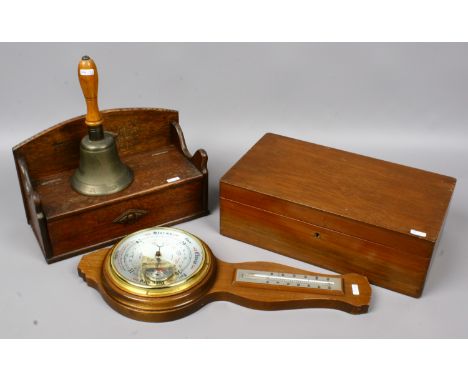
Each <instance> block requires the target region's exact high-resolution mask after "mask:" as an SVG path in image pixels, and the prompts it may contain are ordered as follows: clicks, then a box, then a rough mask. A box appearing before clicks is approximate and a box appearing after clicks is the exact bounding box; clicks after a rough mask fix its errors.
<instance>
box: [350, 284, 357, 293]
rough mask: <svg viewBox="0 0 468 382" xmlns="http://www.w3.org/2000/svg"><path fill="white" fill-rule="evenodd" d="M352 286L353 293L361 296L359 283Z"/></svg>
mask: <svg viewBox="0 0 468 382" xmlns="http://www.w3.org/2000/svg"><path fill="white" fill-rule="evenodd" d="M351 288H352V289H353V294H354V295H355V296H359V285H357V284H351Z"/></svg>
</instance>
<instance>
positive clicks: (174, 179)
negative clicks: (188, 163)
mask: <svg viewBox="0 0 468 382" xmlns="http://www.w3.org/2000/svg"><path fill="white" fill-rule="evenodd" d="M178 180H180V178H179V177H178V176H176V177H175V178H170V179H167V180H166V182H167V183H172V182H177V181H178Z"/></svg>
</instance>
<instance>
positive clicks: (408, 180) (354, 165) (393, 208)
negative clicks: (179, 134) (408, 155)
mask: <svg viewBox="0 0 468 382" xmlns="http://www.w3.org/2000/svg"><path fill="white" fill-rule="evenodd" d="M455 182H456V180H455V179H454V178H451V177H448V176H444V175H439V174H435V173H431V172H427V171H423V170H418V169H415V168H410V167H406V166H402V165H398V164H394V163H389V162H385V161H382V160H378V159H373V158H369V157H365V156H362V155H357V154H352V153H349V152H345V151H341V150H336V149H332V148H329V147H324V146H319V145H316V144H312V143H307V142H303V141H299V140H296V139H291V138H287V137H283V136H279V135H275V134H266V135H265V136H263V138H261V139H260V140H259V141H258V142H257V143H256V144H255V145H254V146H253V147H252V148H251V149H250V150H249V151H248V152H247V153H246V154H245V155H244V156H243V157H242V158H241V159H240V160H239V161H238V162H237V163H236V164H235V165H234V166H233V167H232V168H231V169H230V170H229V171H228V172H227V173H226V174H225V175H224V176H223V177H222V179H221V181H220V210H221V212H220V214H221V233H222V234H223V235H226V236H229V237H232V238H234V239H237V240H241V241H244V242H246V243H250V244H253V245H256V246H259V247H262V248H265V249H268V250H271V251H274V252H278V253H281V254H283V255H286V256H290V257H293V258H296V259H299V260H302V261H305V262H309V263H312V264H315V265H317V266H320V267H323V268H327V269H330V270H333V271H336V272H339V273H349V272H355V273H360V274H363V275H365V276H367V277H368V279H369V281H370V282H371V283H373V284H376V285H379V286H382V287H384V288H388V289H391V290H394V291H397V292H400V293H404V294H407V295H410V296H413V297H419V296H420V295H421V293H422V290H423V286H424V282H425V279H426V274H427V272H428V269H429V264H430V261H431V257H432V254H433V252H434V248H435V246H436V243H437V240H438V238H439V236H440V233H441V229H442V225H443V222H444V219H445V215H446V213H447V209H448V205H449V202H450V199H451V197H452V193H453V190H454V187H455Z"/></svg>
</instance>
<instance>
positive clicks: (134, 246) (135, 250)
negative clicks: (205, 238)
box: [110, 227, 207, 293]
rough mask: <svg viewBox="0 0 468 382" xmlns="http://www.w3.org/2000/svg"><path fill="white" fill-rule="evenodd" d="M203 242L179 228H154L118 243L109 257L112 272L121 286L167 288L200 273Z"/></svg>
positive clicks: (182, 282)
mask: <svg viewBox="0 0 468 382" xmlns="http://www.w3.org/2000/svg"><path fill="white" fill-rule="evenodd" d="M206 257H207V256H206V253H205V249H204V246H203V244H202V243H201V242H200V240H198V239H197V238H196V237H195V236H193V235H191V234H189V233H187V232H185V231H181V230H179V229H172V228H162V227H155V228H149V229H145V230H142V231H138V232H136V233H134V234H132V235H129V236H127V237H126V238H124V239H123V240H122V241H121V242H119V243H118V244H117V245H116V246H115V248H114V249H113V251H112V254H111V256H110V268H111V272H112V273H113V274H114V275H115V276H117V277H118V278H119V279H120V281H121V283H120V284H121V286H122V282H123V286H124V287H125V286H127V289H128V287H129V286H133V287H134V288H130V289H132V291H135V290H138V289H143V290H147V291H148V290H153V291H155V292H156V293H157V291H158V290H161V291H164V290H167V289H168V288H172V287H177V286H182V285H184V284H186V283H187V282H189V281H190V280H192V279H193V278H194V277H195V276H197V275H198V274H199V272H200V270H201V269H202V266H203V264H204V263H205V261H206Z"/></svg>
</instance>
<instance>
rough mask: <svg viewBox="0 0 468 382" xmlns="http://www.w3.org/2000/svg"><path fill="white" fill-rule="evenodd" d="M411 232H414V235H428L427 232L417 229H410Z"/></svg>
mask: <svg viewBox="0 0 468 382" xmlns="http://www.w3.org/2000/svg"><path fill="white" fill-rule="evenodd" d="M410 233H412V234H413V235H416V236H419V237H426V236H427V235H426V232H421V231H417V230H415V229H412V230H411V231H410Z"/></svg>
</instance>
